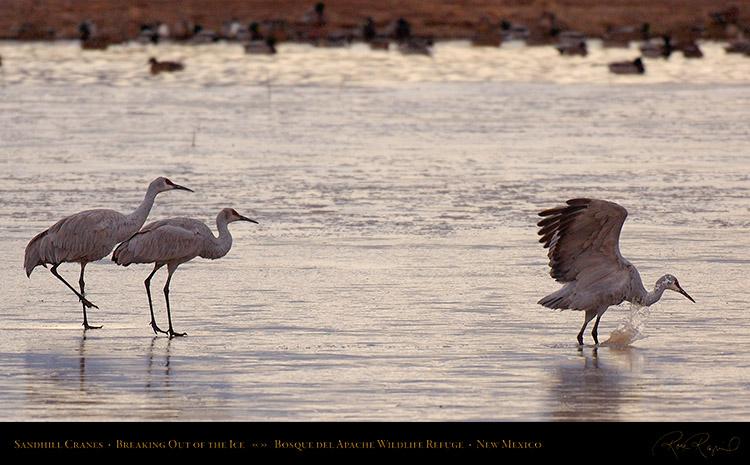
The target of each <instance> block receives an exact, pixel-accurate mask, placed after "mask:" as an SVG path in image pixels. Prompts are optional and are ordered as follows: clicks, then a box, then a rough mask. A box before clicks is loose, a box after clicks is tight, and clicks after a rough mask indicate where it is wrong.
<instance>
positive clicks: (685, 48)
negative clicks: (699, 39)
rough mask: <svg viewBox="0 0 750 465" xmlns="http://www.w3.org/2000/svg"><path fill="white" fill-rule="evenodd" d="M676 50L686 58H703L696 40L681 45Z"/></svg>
mask: <svg viewBox="0 0 750 465" xmlns="http://www.w3.org/2000/svg"><path fill="white" fill-rule="evenodd" d="M676 48H677V49H678V50H680V51H681V52H682V55H683V56H684V57H685V58H703V52H702V51H701V49H700V47H699V46H698V44H696V43H695V41H694V40H691V41H688V42H685V43H682V44H679V45H678V46H677V47H676Z"/></svg>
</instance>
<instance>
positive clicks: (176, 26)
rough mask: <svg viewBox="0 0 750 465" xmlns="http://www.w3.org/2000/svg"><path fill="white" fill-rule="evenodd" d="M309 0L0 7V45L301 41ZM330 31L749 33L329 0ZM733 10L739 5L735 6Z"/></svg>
mask: <svg viewBox="0 0 750 465" xmlns="http://www.w3.org/2000/svg"><path fill="white" fill-rule="evenodd" d="M315 3H316V2H314V1H309V2H305V1H299V0H295V1H290V0H87V1H85V2H84V1H75V0H3V2H2V10H0V38H2V39H19V40H53V39H75V38H79V36H80V30H79V26H80V24H81V23H82V21H84V20H90V21H91V22H92V23H93V24H95V25H96V30H97V33H98V34H101V35H105V36H107V37H109V38H111V39H112V41H114V42H118V41H124V40H131V39H134V38H137V37H138V36H139V35H140V33H141V31H142V28H143V26H144V25H147V24H151V25H153V24H157V23H160V24H163V25H166V26H168V27H169V30H170V35H171V36H172V37H180V36H182V37H186V36H187V35H189V34H190V33H191V32H192V31H194V30H195V26H200V28H202V29H203V30H212V31H217V34H219V35H220V34H221V31H222V30H226V28H227V24H228V23H229V22H232V21H236V22H237V23H240V24H250V23H252V22H256V23H259V24H262V25H266V26H267V25H269V24H271V25H274V28H275V30H276V33H277V34H276V35H277V36H280V37H279V38H280V39H281V40H284V39H296V38H299V31H300V30H301V29H302V28H303V27H304V21H303V16H304V15H305V13H306V12H307V11H309V10H311V9H312V8H313V6H314V5H315ZM324 6H325V10H324V12H325V16H326V26H325V27H326V31H327V33H331V32H333V33H336V32H339V33H340V32H341V31H350V30H353V29H354V28H356V27H357V26H359V25H361V24H362V22H363V20H364V19H365V18H367V17H370V18H372V19H373V20H374V24H375V26H376V27H377V28H378V29H379V30H382V29H383V28H385V27H387V26H388V25H389V24H392V23H393V22H394V21H395V20H396V19H398V18H399V17H403V18H405V19H407V20H408V21H409V23H410V24H411V27H412V32H413V33H415V34H419V35H428V36H432V37H433V38H436V39H452V38H466V37H471V36H473V35H474V32H475V30H476V29H477V27H478V25H479V24H480V23H482V24H485V25H486V24H490V25H493V26H499V25H501V24H505V25H507V24H510V23H512V24H518V25H523V26H524V27H525V28H526V29H528V30H530V31H532V32H533V31H537V30H542V31H545V32H546V31H547V30H549V29H550V28H555V29H559V30H577V31H580V32H582V33H584V34H586V35H587V36H589V37H601V36H603V35H604V34H605V31H607V29H608V28H612V27H622V26H631V27H634V28H637V27H639V26H641V25H642V24H644V23H648V24H649V25H650V29H651V31H652V32H653V33H654V34H670V35H673V36H679V35H691V36H693V37H696V38H713V39H728V38H732V37H735V36H736V35H737V34H738V33H739V32H742V31H747V30H748V29H749V28H750V7H747V8H743V5H742V2H737V1H736V0H735V1H731V0H711V1H708V0H452V1H436V0H409V1H403V0H327V1H325V2H324ZM737 7H739V8H737Z"/></svg>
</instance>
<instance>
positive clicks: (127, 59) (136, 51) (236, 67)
mask: <svg viewBox="0 0 750 465" xmlns="http://www.w3.org/2000/svg"><path fill="white" fill-rule="evenodd" d="M701 46H702V49H703V51H704V58H701V59H688V58H685V57H683V56H682V55H681V54H674V55H673V56H671V57H670V58H669V60H664V59H646V69H647V72H646V73H645V74H644V75H637V76H632V75H615V74H613V73H610V72H609V71H608V68H607V64H608V63H610V62H612V61H620V60H626V59H633V58H634V57H635V56H638V55H639V53H640V52H639V51H638V44H636V43H633V44H631V47H630V48H629V49H620V48H604V47H601V45H600V44H599V43H598V42H597V41H592V44H591V46H590V47H589V50H590V53H589V55H588V56H586V57H566V56H559V54H558V52H557V50H556V49H555V48H554V47H552V46H548V47H540V46H537V47H527V46H525V45H523V44H522V43H514V42H510V43H506V44H503V45H502V46H501V47H498V48H494V47H472V46H470V44H469V43H468V42H462V41H453V42H439V43H437V44H436V45H435V47H434V53H433V56H432V57H427V56H412V55H409V56H406V55H403V54H401V53H399V52H398V51H396V50H390V51H374V50H370V49H369V48H368V47H367V46H366V45H364V44H354V45H351V46H349V47H341V48H335V47H332V48H329V47H320V48H316V47H312V46H309V45H304V44H294V43H287V44H281V45H280V46H279V53H278V54H276V55H272V56H265V55H248V54H245V53H244V51H243V47H242V44H239V43H232V42H218V43H213V44H205V45H182V44H174V43H164V44H160V45H158V46H157V45H142V44H137V43H130V44H121V45H115V46H112V47H110V48H109V49H107V50H82V49H81V48H80V46H79V44H78V42H76V41H70V42H66V41H62V42H53V43H47V42H20V43H16V42H0V54H1V55H2V56H3V60H4V66H3V68H2V72H3V74H2V81H3V84H4V85H5V86H14V85H40V84H53V85H62V84H105V85H117V86H119V85H139V86H154V85H156V86H190V87H205V86H231V85H264V86H267V87H268V89H269V92H272V89H273V87H274V86H288V85H309V84H327V85H335V86H339V87H345V86H351V85H355V86H356V85H389V84H398V83H409V82H553V83H584V82H586V83H599V84H607V83H639V84H656V83H683V84H687V83H693V84H701V83H744V82H747V71H748V67H750V63H749V62H750V60H749V59H748V58H747V57H744V56H742V55H740V54H728V53H726V52H725V51H724V47H725V46H726V44H725V43H721V42H706V43H703V44H701ZM152 56H156V57H158V58H159V60H173V61H181V62H183V63H184V64H185V66H186V68H185V70H184V71H181V72H177V73H162V74H159V75H157V76H152V75H150V74H149V72H148V69H149V68H148V65H147V61H148V59H149V58H150V57H152Z"/></svg>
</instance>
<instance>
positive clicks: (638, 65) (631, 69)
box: [609, 57, 646, 74]
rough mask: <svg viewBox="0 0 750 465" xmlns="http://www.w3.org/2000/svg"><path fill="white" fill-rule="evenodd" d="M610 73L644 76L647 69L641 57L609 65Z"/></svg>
mask: <svg viewBox="0 0 750 465" xmlns="http://www.w3.org/2000/svg"><path fill="white" fill-rule="evenodd" d="M609 71H610V72H611V73H615V74H643V73H645V72H646V67H645V66H643V60H641V58H640V57H638V58H636V59H635V60H633V61H617V62H614V63H610V64H609Z"/></svg>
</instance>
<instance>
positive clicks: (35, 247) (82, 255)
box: [24, 209, 125, 275]
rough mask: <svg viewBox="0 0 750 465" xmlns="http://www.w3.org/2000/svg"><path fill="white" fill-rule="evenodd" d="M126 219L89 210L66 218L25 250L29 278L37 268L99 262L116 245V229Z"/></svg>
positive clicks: (114, 213)
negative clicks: (56, 264)
mask: <svg viewBox="0 0 750 465" xmlns="http://www.w3.org/2000/svg"><path fill="white" fill-rule="evenodd" d="M124 218H125V217H124V215H122V213H119V212H116V211H114V210H104V209H101V210H86V211H82V212H79V213H76V214H73V215H70V216H67V217H65V218H63V219H61V220H59V221H58V222H56V223H55V224H53V225H52V226H50V227H49V229H47V230H45V231H43V232H41V233H39V234H37V235H36V236H35V237H34V238H33V239H32V240H31V241H30V242H29V244H28V245H27V246H26V253H25V255H26V256H25V259H24V262H25V267H26V273H27V275H28V274H30V273H31V270H32V269H33V268H34V267H36V266H37V265H41V264H43V263H61V262H75V261H85V262H90V261H96V260H99V259H100V258H103V257H104V256H106V255H107V254H108V253H109V252H110V251H111V250H112V248H113V247H114V246H115V244H116V243H117V240H116V239H117V236H116V232H117V231H116V225H117V224H118V223H121V222H122V221H124Z"/></svg>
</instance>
